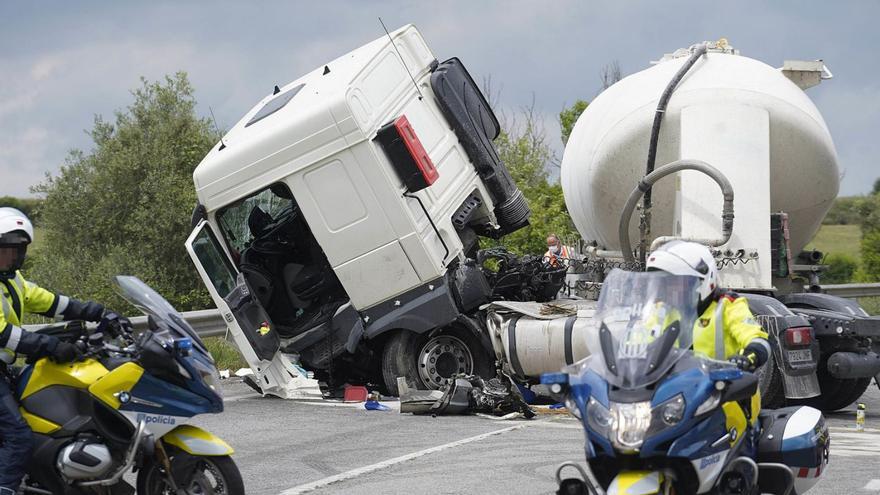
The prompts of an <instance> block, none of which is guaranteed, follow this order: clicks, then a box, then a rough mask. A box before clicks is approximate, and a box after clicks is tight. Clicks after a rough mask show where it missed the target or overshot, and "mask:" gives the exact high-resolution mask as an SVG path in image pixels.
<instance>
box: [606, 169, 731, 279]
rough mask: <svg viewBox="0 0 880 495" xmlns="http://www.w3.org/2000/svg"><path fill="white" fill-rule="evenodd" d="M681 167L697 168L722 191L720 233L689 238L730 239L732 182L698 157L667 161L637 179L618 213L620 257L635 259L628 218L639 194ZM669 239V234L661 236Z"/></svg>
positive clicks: (712, 241) (711, 241)
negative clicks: (706, 236) (619, 214)
mask: <svg viewBox="0 0 880 495" xmlns="http://www.w3.org/2000/svg"><path fill="white" fill-rule="evenodd" d="M682 170H696V171H698V172H702V173H704V174H706V175H708V176H709V177H711V178H712V180H714V181H715V182H716V183H717V184H718V186H719V187H720V188H721V194H722V195H723V196H724V205H723V207H722V210H721V237H720V238H719V239H688V240H692V241H696V242H700V243H702V244H708V245H709V246H713V247H714V246H720V245H722V244H724V243H725V242H727V241H728V240H730V236H731V234H732V233H733V186H731V185H730V181H729V180H727V177H725V176H724V174H722V173H721V172H720V171H719V170H718V169H717V168H715V167H713V166H711V165H709V164H708V163H706V162H703V161H700V160H678V161H674V162H672V163H670V164H667V165H664V166H662V167H660V168H658V169H657V170H655V171H653V172H651V173H650V174H648V175H647V176H646V177H645V178H644V179H642V180H640V181H639V184H638V186H636V188H635V189H633V191H632V193H630V195H629V198H628V199H627V200H626V205H625V206H624V207H623V214H622V215H621V216H620V223H619V224H618V226H617V235H618V236H619V237H620V251H621V253H622V254H623V259H624V260H626V261H627V262H628V263H632V262H634V261H635V257H634V256H633V253H632V244H631V243H630V242H629V222H630V219H631V218H632V213H633V210H635V209H636V204H637V203H638V202H639V198H641V197H642V194H644V193H645V192H647V191H649V190H650V189H651V186H653V185H654V183H656V182H657V181H658V180H660V179H662V178H663V177H666V176H667V175H670V174H674V173H676V172H680V171H682ZM663 239H665V240H670V239H671V238H663Z"/></svg>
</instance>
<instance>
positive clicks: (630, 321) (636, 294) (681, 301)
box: [587, 269, 699, 389]
mask: <svg viewBox="0 0 880 495" xmlns="http://www.w3.org/2000/svg"><path fill="white" fill-rule="evenodd" d="M698 288H699V279H698V278H696V277H690V276H679V275H671V274H668V273H665V272H627V271H623V270H619V269H615V270H613V271H612V272H611V273H610V274H608V277H607V278H606V279H605V281H604V282H603V284H602V292H601V293H600V295H599V303H598V305H597V307H596V314H595V316H594V321H595V322H596V329H595V330H594V331H592V332H589V333H588V334H587V346H588V347H587V348H588V349H590V352H591V353H593V355H594V356H595V358H593V359H591V360H590V366H591V368H592V369H593V370H594V371H596V372H597V373H599V374H601V375H602V376H603V377H604V378H605V379H606V380H607V381H608V382H609V383H611V384H612V385H614V386H616V387H620V388H624V389H629V388H639V387H644V386H647V385H650V384H652V383H654V382H656V381H657V380H659V379H660V378H661V377H663V375H664V374H666V372H667V371H668V370H669V369H670V368H671V367H672V366H673V365H674V364H675V363H676V362H677V361H678V360H679V359H680V358H681V357H682V356H684V355H685V354H686V353H688V352H690V348H691V345H692V344H693V328H694V322H695V321H696V319H697V304H698V302H699V293H698Z"/></svg>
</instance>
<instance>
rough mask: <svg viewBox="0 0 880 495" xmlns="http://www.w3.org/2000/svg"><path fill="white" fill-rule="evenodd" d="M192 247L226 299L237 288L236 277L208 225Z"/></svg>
mask: <svg viewBox="0 0 880 495" xmlns="http://www.w3.org/2000/svg"><path fill="white" fill-rule="evenodd" d="M192 247H193V251H194V252H195V253H196V256H198V258H199V262H201V264H202V267H204V269H205V272H207V274H208V277H209V278H210V279H211V283H212V284H213V285H214V289H216V290H217V293H218V294H219V295H220V297H226V295H228V294H229V293H230V292H232V289H233V288H235V276H234V275H233V270H232V267H230V266H229V262H228V260H227V258H226V255H225V254H223V252H222V251H221V249H220V244H218V243H217V239H216V238H214V234H213V232H211V229H210V228H209V227H208V226H207V225H205V226H204V227H203V228H202V230H201V231H200V232H199V233H198V235H196V238H195V240H194V241H193V243H192Z"/></svg>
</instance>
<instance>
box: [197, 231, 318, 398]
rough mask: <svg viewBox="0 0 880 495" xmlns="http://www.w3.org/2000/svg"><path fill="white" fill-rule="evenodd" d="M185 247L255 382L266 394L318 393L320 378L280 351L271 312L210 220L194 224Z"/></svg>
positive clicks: (311, 396) (300, 394) (291, 396)
mask: <svg viewBox="0 0 880 495" xmlns="http://www.w3.org/2000/svg"><path fill="white" fill-rule="evenodd" d="M186 250H187V251H188V252H189V255H190V257H191V258H192V260H193V263H195V265H196V270H198V272H199V275H200V276H201V277H202V281H203V282H204V283H205V287H206V288H207V289H208V292H209V293H210V294H211V299H213V300H214V304H216V305H217V309H218V310H219V311H220V315H221V316H222V317H223V320H224V321H225V323H226V325H227V328H228V329H229V333H230V334H232V338H233V340H234V341H235V345H236V346H237V347H238V349H239V351H241V353H242V356H244V358H245V360H246V361H247V362H248V364H249V365H250V367H251V370H253V372H254V383H253V385H254V386H255V387H258V388H259V389H260V391H261V392H262V393H263V395H266V394H270V395H276V396H278V397H282V398H295V397H309V398H313V397H315V396H316V395H317V397H320V390H318V388H317V383H316V382H314V380H308V379H307V378H306V377H304V376H303V374H302V371H301V369H300V368H298V367H297V366H294V365H293V363H291V361H290V359H288V358H287V356H286V355H285V354H284V353H282V352H280V349H279V347H280V339H279V336H278V333H277V332H276V331H275V329H274V328H273V325H272V321H271V319H270V318H269V315H268V314H267V313H266V310H265V309H264V308H263V306H262V305H261V304H260V302H259V301H258V300H257V298H256V297H255V295H254V293H253V291H251V288H250V287H249V286H248V283H247V280H245V277H244V275H242V274H241V273H240V272H238V270H236V269H235V267H234V265H233V264H232V262H231V261H230V259H229V257H228V256H227V255H226V251H224V250H223V247H222V245H221V244H220V242H219V241H218V238H217V236H216V234H214V231H213V229H212V228H211V225H210V224H209V223H208V222H207V221H205V220H202V221H201V222H199V224H198V225H196V228H195V229H193V232H192V234H190V236H189V239H187V241H186Z"/></svg>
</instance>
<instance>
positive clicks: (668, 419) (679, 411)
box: [654, 394, 687, 426]
mask: <svg viewBox="0 0 880 495" xmlns="http://www.w3.org/2000/svg"><path fill="white" fill-rule="evenodd" d="M686 406H687V404H686V403H685V401H684V396H683V395H681V394H678V395H676V396H675V397H673V398H671V399H669V400H668V401H666V402H664V403H662V404H660V405H659V406H657V407H655V408H654V410H655V411H657V414H656V415H657V418H659V419H660V421H662V422H663V424H665V425H666V426H675V425H676V424H678V423H679V422H680V421H681V420H682V418H684V410H685V407H686Z"/></svg>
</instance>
